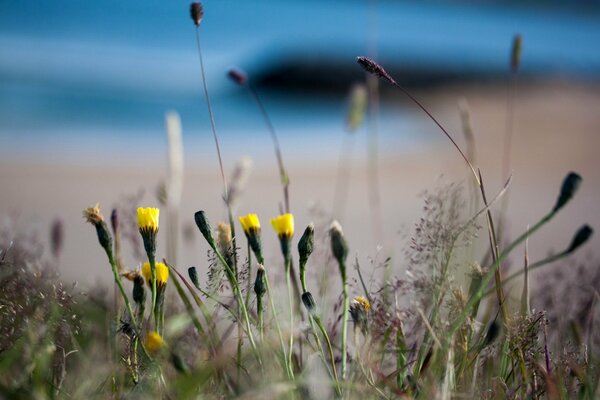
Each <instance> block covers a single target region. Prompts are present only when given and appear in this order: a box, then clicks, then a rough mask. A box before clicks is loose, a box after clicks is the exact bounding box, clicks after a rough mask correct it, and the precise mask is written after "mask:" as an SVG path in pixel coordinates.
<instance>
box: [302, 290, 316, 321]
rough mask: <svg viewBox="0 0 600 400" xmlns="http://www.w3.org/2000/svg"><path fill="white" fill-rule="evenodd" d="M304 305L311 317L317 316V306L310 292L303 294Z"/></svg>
mask: <svg viewBox="0 0 600 400" xmlns="http://www.w3.org/2000/svg"><path fill="white" fill-rule="evenodd" d="M302 304H304V307H306V310H307V311H308V313H309V314H310V315H311V316H315V315H317V304H316V303H315V299H314V298H313V296H312V294H311V293H310V292H304V293H302Z"/></svg>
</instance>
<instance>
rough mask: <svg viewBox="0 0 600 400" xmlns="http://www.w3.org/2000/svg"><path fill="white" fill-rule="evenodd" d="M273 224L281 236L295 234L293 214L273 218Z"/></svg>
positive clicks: (289, 236)
mask: <svg viewBox="0 0 600 400" xmlns="http://www.w3.org/2000/svg"><path fill="white" fill-rule="evenodd" d="M271 225H273V229H275V232H277V235H278V236H279V237H280V238H281V237H282V236H284V237H288V238H291V237H292V236H294V216H293V215H292V214H289V213H288V214H283V215H280V216H278V217H276V218H273V219H271Z"/></svg>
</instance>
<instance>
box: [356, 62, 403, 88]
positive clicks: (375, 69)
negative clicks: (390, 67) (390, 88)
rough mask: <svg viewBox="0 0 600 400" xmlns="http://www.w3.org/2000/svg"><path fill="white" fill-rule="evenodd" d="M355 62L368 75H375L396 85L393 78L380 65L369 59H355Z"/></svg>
mask: <svg viewBox="0 0 600 400" xmlns="http://www.w3.org/2000/svg"><path fill="white" fill-rule="evenodd" d="M356 62H358V65H360V66H361V67H362V68H363V69H364V70H365V71H367V72H368V73H370V74H374V75H377V76H378V77H380V78H383V79H385V80H386V81H388V82H390V83H392V84H396V81H395V80H394V78H392V77H391V76H390V74H388V73H387V72H386V71H385V69H383V67H382V66H381V65H379V64H377V63H376V62H375V61H373V60H372V59H370V58H369V57H363V56H361V57H357V58H356Z"/></svg>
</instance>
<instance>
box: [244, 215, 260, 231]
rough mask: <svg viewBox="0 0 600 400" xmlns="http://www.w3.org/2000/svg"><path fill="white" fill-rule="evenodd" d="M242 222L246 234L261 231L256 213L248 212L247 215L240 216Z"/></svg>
mask: <svg viewBox="0 0 600 400" xmlns="http://www.w3.org/2000/svg"><path fill="white" fill-rule="evenodd" d="M240 224H242V228H243V229H244V233H245V234H246V235H250V232H252V231H254V232H257V231H260V221H259V220H258V215H256V214H248V215H246V216H245V217H240Z"/></svg>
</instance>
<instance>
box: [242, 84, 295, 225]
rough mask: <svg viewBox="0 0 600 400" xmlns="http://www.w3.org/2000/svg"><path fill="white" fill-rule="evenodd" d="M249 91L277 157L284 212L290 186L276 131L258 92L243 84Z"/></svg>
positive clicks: (287, 202)
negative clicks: (265, 126)
mask: <svg viewBox="0 0 600 400" xmlns="http://www.w3.org/2000/svg"><path fill="white" fill-rule="evenodd" d="M245 86H246V88H247V89H248V92H249V93H250V96H251V97H252V98H253V99H254V102H255V103H256V105H257V106H258V109H259V110H260V113H261V115H262V117H263V119H264V121H265V124H266V125H267V129H268V130H269V133H270V134H271V139H272V140H273V146H274V148H275V157H276V158H277V167H278V168H279V177H280V179H281V186H282V187H283V201H284V205H285V212H286V213H289V212H290V194H289V186H290V177H289V175H288V173H287V171H286V169H285V167H284V165H283V157H282V156H281V147H280V146H279V140H278V139H277V133H276V132H275V128H274V127H273V124H272V123H271V119H270V118H269V114H268V113H267V109H266V108H265V106H264V105H263V103H262V101H261V100H260V97H258V93H257V92H256V90H255V89H254V88H253V87H252V86H251V85H250V84H247V85H245Z"/></svg>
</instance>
